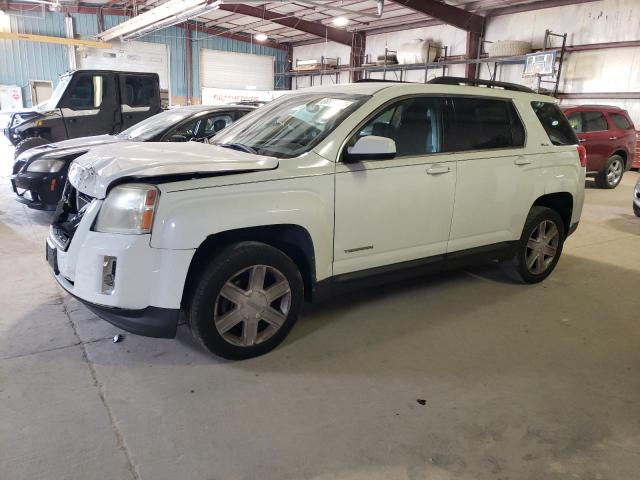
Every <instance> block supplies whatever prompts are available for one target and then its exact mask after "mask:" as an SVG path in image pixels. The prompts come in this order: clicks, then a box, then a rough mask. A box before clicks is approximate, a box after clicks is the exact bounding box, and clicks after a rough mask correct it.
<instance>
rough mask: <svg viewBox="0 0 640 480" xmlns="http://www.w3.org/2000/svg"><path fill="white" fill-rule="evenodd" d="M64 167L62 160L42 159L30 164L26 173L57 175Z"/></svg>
mask: <svg viewBox="0 0 640 480" xmlns="http://www.w3.org/2000/svg"><path fill="white" fill-rule="evenodd" d="M62 167H64V160H59V159H56V158H42V159H40V160H36V161H35V162H33V163H31V164H30V165H29V166H28V167H27V172H40V173H57V172H59V171H60V170H62Z"/></svg>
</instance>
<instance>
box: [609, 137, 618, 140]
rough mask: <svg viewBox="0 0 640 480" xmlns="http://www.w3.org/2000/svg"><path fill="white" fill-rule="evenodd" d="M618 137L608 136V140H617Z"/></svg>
mask: <svg viewBox="0 0 640 480" xmlns="http://www.w3.org/2000/svg"><path fill="white" fill-rule="evenodd" d="M617 139H618V137H609V140H617Z"/></svg>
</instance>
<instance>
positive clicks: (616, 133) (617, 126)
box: [609, 112, 637, 168]
mask: <svg viewBox="0 0 640 480" xmlns="http://www.w3.org/2000/svg"><path fill="white" fill-rule="evenodd" d="M609 125H611V134H612V135H611V136H612V137H614V138H615V142H617V144H618V145H620V147H621V148H624V149H625V150H626V151H627V154H628V159H627V165H626V166H627V168H628V167H629V166H630V165H631V164H632V163H633V161H634V159H635V149H636V141H637V135H636V130H635V128H634V126H633V123H631V121H630V119H629V118H628V117H627V115H625V114H623V113H616V112H610V113H609Z"/></svg>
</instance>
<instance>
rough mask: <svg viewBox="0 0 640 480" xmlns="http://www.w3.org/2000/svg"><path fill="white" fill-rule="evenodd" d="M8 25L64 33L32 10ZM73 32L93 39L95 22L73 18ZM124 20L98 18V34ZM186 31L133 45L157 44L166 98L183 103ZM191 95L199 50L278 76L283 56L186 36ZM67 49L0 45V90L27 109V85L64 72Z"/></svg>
mask: <svg viewBox="0 0 640 480" xmlns="http://www.w3.org/2000/svg"><path fill="white" fill-rule="evenodd" d="M7 13H8V14H9V17H10V21H11V31H12V32H19V33H32V34H38V35H51V36H56V37H62V36H64V35H65V33H64V15H63V14H60V13H53V12H45V13H43V12H42V11H41V10H40V8H39V7H35V8H34V10H33V11H29V12H25V11H22V12H13V11H10V12H7ZM71 16H72V17H73V27H74V30H75V33H77V34H79V35H80V36H81V37H83V38H91V37H95V35H97V33H98V20H97V16H96V15H93V14H84V13H74V14H71ZM125 20H127V17H122V16H117V15H105V16H104V28H105V29H107V28H111V27H113V26H115V25H118V24H119V23H121V22H124V21H125ZM185 35H186V31H185V30H184V29H182V28H178V27H169V28H165V29H162V30H160V31H158V32H155V33H152V34H150V35H147V36H145V37H142V38H140V39H138V41H143V42H152V43H162V44H165V45H168V47H169V62H170V77H171V82H170V83H171V92H170V94H171V96H172V97H185V96H186V95H187V85H186V75H185V68H186V65H185V48H186V43H185V42H186V40H185ZM192 40H193V41H192V57H191V61H192V67H193V72H192V79H193V91H192V95H193V96H195V97H198V96H199V95H200V93H199V92H200V85H199V78H200V77H199V73H200V69H199V61H200V55H199V50H200V48H211V49H216V50H225V51H231V52H243V53H254V54H257V55H270V56H273V57H275V62H276V71H283V69H284V67H285V62H286V52H284V51H283V50H279V49H274V48H270V47H266V46H264V45H257V44H251V43H249V42H242V41H239V40H232V39H229V38H225V37H220V36H211V35H210V34H206V33H203V32H195V31H194V32H192ZM67 51H68V50H67V48H66V47H64V46H63V45H54V44H48V43H35V42H24V41H14V40H0V84H4V85H20V86H21V87H23V96H24V101H25V105H26V106H30V105H31V98H30V96H29V95H30V94H29V92H27V90H28V89H27V88H24V87H26V86H27V84H28V82H29V80H50V81H52V82H53V84H54V86H55V85H56V84H57V83H58V77H59V76H60V75H61V74H62V73H64V72H66V71H67V70H68V69H69V68H68V66H69V61H68V57H67ZM283 80H284V79H283V78H282V77H276V78H275V82H276V88H284V81H283Z"/></svg>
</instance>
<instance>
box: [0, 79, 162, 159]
mask: <svg viewBox="0 0 640 480" xmlns="http://www.w3.org/2000/svg"><path fill="white" fill-rule="evenodd" d="M161 111H162V107H161V104H160V82H159V79H158V75H157V74H156V73H134V72H114V71H111V70H77V71H75V72H70V73H67V74H65V75H62V76H61V77H60V82H59V83H58V85H57V86H56V88H55V90H54V91H53V95H52V96H51V98H50V99H49V100H48V101H47V102H45V103H43V104H41V105H38V106H37V107H35V108H33V109H30V110H21V111H19V112H11V113H3V117H5V118H4V121H3V124H4V125H3V127H2V129H3V133H4V135H5V136H6V137H7V138H8V139H9V141H10V142H11V143H12V144H13V145H15V146H16V149H15V156H16V157H17V156H18V155H20V154H21V153H22V152H24V151H25V150H27V149H29V148H33V147H37V146H39V145H44V144H47V143H51V142H58V141H60V140H67V139H69V138H78V137H86V136H89V135H99V134H103V133H108V134H114V133H118V132H120V131H122V130H125V129H127V128H129V127H131V126H132V125H135V124H136V123H138V122H140V121H141V120H144V119H145V118H148V117H151V116H153V115H155V114H157V113H160V112H161Z"/></svg>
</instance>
